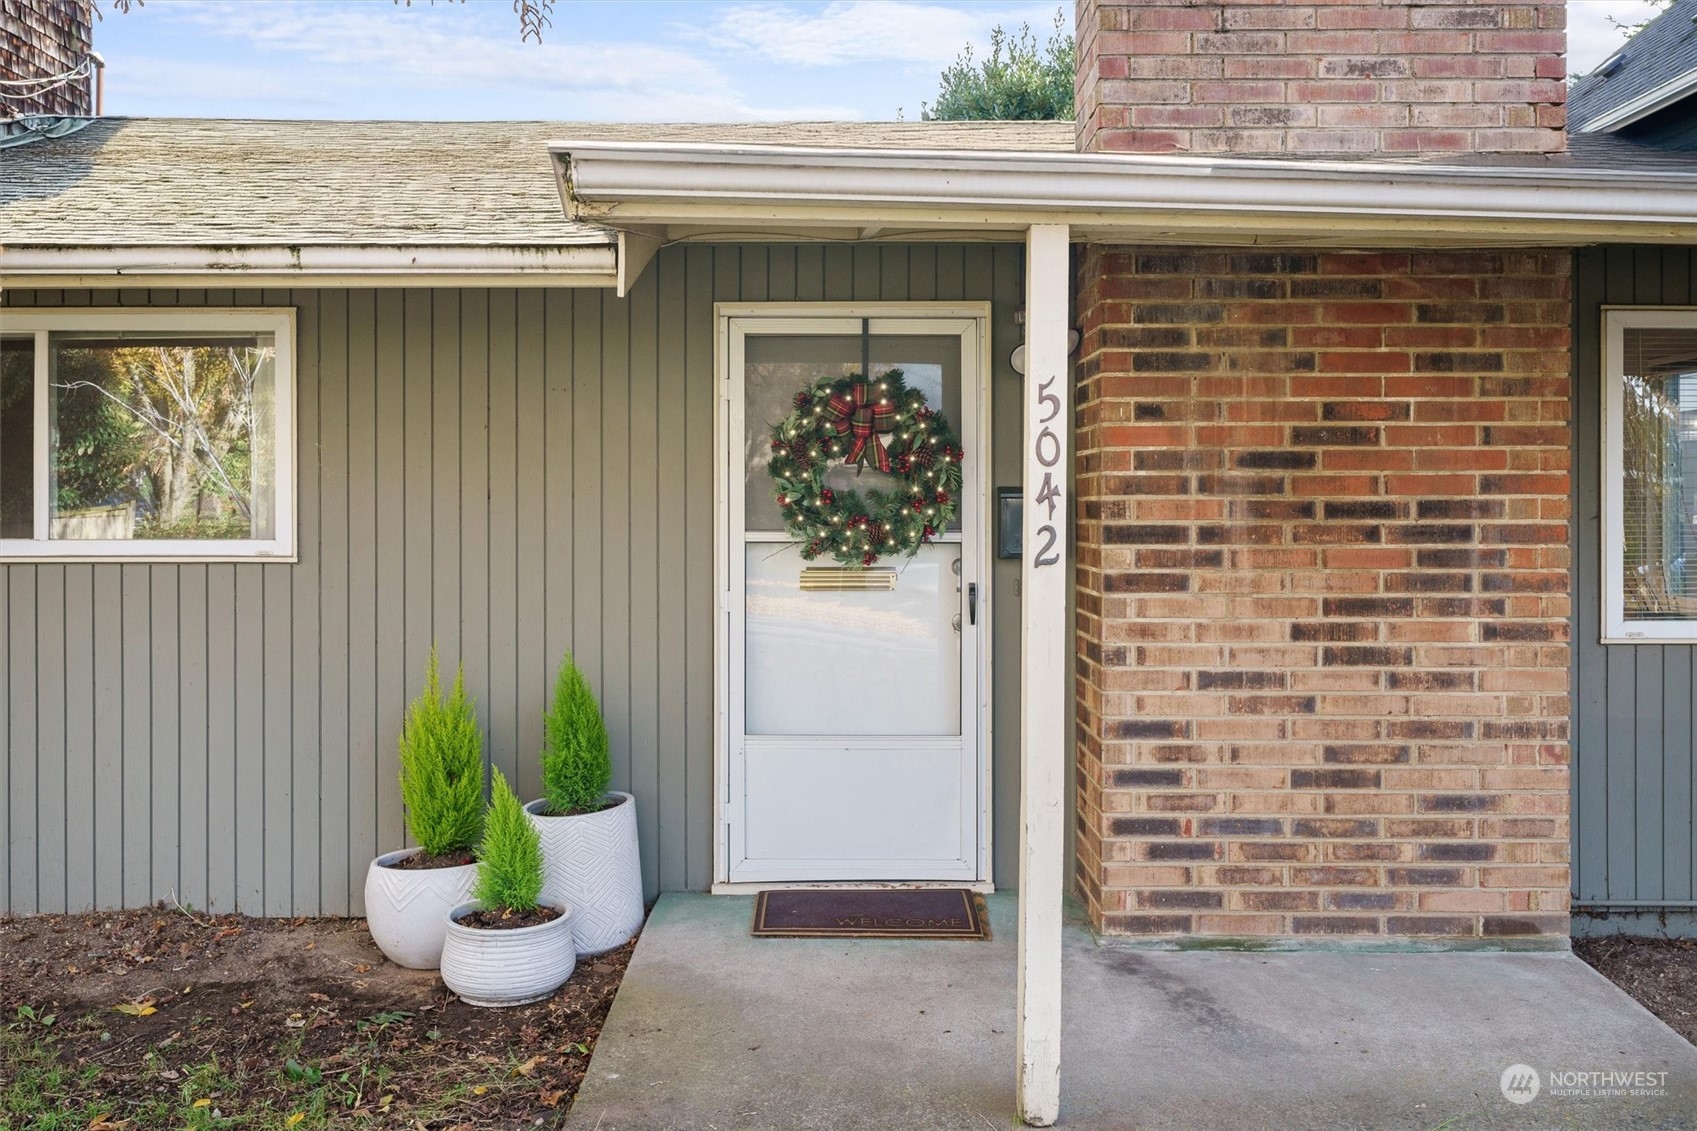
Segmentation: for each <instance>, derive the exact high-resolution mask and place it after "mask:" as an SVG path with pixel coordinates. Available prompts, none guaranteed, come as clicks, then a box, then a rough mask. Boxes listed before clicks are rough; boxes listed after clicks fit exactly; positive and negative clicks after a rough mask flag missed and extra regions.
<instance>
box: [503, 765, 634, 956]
mask: <svg viewBox="0 0 1697 1131" xmlns="http://www.w3.org/2000/svg"><path fill="white" fill-rule="evenodd" d="M607 796H608V797H616V798H618V800H619V803H618V804H617V805H614V806H612V807H611V808H608V809H602V810H601V811H600V812H597V813H583V814H580V815H578V816H576V817H544V816H541V811H542V810H543V809H546V808H547V807H548V803H547V801H532V802H531V803H530V804H529V805H526V806H525V807H524V811H525V812H526V813H529V814H530V822H531V824H533V825H535V826H536V831H537V833H538V834H540V835H541V837H542V898H543V899H545V900H549V901H551V902H557V903H569V904H571V906H572V935H573V937H575V938H576V939H577V952H578V953H579V954H601V953H603V952H605V951H609V950H612V949H613V948H614V947H616V946H620V945H622V944H623V943H625V942H628V941H629V940H630V937H631V936H632V935H634V934H636V932H637V929H638V928H639V927H641V926H642V857H641V856H639V855H638V853H637V844H636V798H634V797H632V796H631V795H630V794H628V793H619V792H617V791H616V790H615V791H614V792H611V793H609V794H607Z"/></svg>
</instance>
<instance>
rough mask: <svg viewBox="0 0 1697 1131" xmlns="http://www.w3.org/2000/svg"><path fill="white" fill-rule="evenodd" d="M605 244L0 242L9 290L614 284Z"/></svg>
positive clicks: (1, 275) (612, 260) (612, 257)
mask: <svg viewBox="0 0 1697 1131" xmlns="http://www.w3.org/2000/svg"><path fill="white" fill-rule="evenodd" d="M612 239H613V237H612V236H611V235H610V234H609V236H608V243H607V244H605V245H581V244H580V245H569V246H527V247H486V246H464V247H428V246H422V247H421V246H414V247H393V246H390V247H365V246H354V245H345V246H344V245H315V246H296V247H143V246H135V247H131V246H121V247H120V246H106V247H57V246H10V247H4V248H0V280H3V281H4V285H6V286H10V287H54V286H59V287H75V286H105V287H109V286H112V285H114V284H116V283H120V282H125V281H132V280H133V281H134V282H135V283H137V284H139V285H143V286H155V287H171V286H179V287H206V286H242V287H260V286H294V287H309V286H321V287H329V286H341V287H372V286H415V287H426V286H460V287H466V286H502V287H523V286H551V287H611V286H613V285H614V284H615V283H616V282H617V278H618V253H617V248H616V245H614V244H613V242H612Z"/></svg>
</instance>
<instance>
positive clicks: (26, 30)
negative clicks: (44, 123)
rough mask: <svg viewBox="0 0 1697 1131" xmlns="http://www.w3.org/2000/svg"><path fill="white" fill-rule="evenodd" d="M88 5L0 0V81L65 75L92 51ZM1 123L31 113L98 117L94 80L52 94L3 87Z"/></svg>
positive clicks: (82, 0)
mask: <svg viewBox="0 0 1697 1131" xmlns="http://www.w3.org/2000/svg"><path fill="white" fill-rule="evenodd" d="M89 20H90V11H89V7H88V3H87V0H0V78H4V79H8V80H17V79H38V78H42V77H45V76H49V75H59V74H64V73H65V72H67V71H70V70H72V69H73V68H75V67H76V66H77V65H78V64H80V63H82V61H83V60H84V59H86V58H87V57H88V52H89V49H90V47H91V46H92V40H91V38H90V35H91V27H90V23H89ZM0 89H3V90H6V91H7V94H6V96H5V97H4V98H0V118H15V117H22V116H24V115H26V114H55V115H56V114H68V115H87V114H93V113H94V93H93V92H94V82H93V79H92V77H90V78H85V79H78V80H75V81H73V82H71V83H68V84H66V85H64V86H59V87H56V88H54V89H52V90H37V89H36V88H34V87H30V88H27V90H26V92H25V93H21V94H20V93H14V92H13V91H15V90H17V89H19V88H0Z"/></svg>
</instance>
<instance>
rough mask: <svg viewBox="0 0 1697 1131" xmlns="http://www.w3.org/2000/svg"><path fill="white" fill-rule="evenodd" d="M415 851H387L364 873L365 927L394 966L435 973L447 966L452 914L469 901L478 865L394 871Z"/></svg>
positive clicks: (405, 849)
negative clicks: (444, 956) (397, 863)
mask: <svg viewBox="0 0 1697 1131" xmlns="http://www.w3.org/2000/svg"><path fill="white" fill-rule="evenodd" d="M417 851H418V849H416V848H403V849H401V850H400V851H398V852H385V853H384V854H383V855H381V856H379V857H378V858H377V859H375V860H373V861H372V862H371V867H370V868H368V869H366V872H365V922H366V925H367V926H368V927H369V928H370V929H371V938H372V941H373V942H375V943H376V944H377V949H378V950H381V951H382V952H383V953H384V954H386V955H388V957H389V961H390V962H393V963H395V964H396V965H399V966H409V967H411V968H412V969H414V970H434V969H436V967H437V965H438V964H439V963H440V962H441V961H442V940H443V939H444V938H445V937H446V936H447V933H448V927H447V919H448V912H449V911H450V910H452V909H453V908H455V907H457V906H459V905H460V904H462V903H464V902H465V901H466V897H467V896H469V895H470V894H471V885H472V881H473V880H475V879H476V878H477V865H476V864H462V865H460V866H459V867H457V868H391V867H388V865H390V864H393V863H394V862H395V861H397V860H404V859H406V858H407V857H408V856H411V855H413V854H414V853H416V852H417Z"/></svg>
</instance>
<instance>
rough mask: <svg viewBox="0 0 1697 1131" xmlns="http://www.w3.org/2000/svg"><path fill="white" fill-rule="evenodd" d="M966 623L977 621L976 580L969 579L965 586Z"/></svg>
mask: <svg viewBox="0 0 1697 1131" xmlns="http://www.w3.org/2000/svg"><path fill="white" fill-rule="evenodd" d="M966 623H967V624H977V623H978V582H976V581H970V582H968V583H967V586H966Z"/></svg>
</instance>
